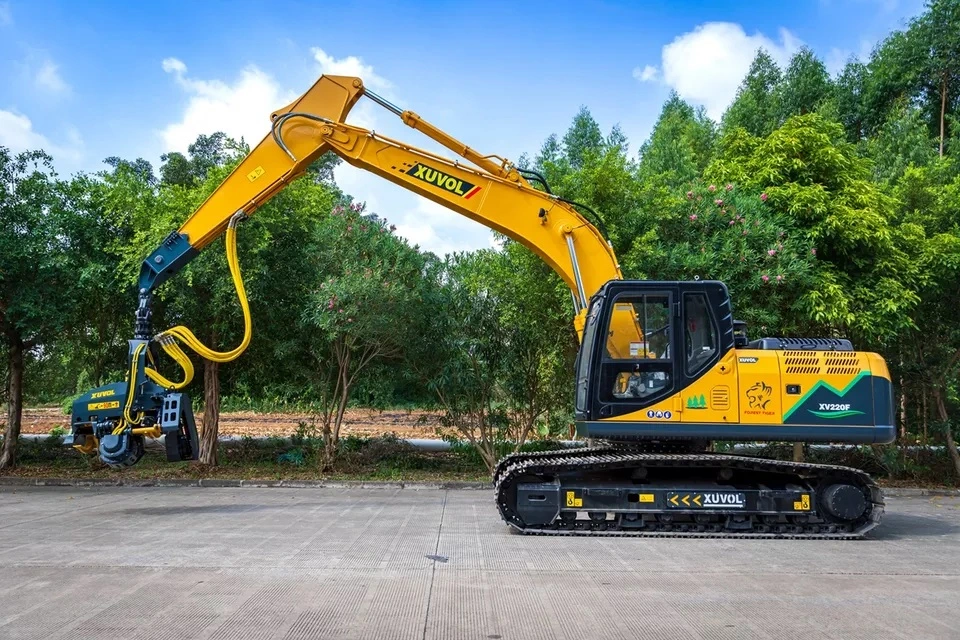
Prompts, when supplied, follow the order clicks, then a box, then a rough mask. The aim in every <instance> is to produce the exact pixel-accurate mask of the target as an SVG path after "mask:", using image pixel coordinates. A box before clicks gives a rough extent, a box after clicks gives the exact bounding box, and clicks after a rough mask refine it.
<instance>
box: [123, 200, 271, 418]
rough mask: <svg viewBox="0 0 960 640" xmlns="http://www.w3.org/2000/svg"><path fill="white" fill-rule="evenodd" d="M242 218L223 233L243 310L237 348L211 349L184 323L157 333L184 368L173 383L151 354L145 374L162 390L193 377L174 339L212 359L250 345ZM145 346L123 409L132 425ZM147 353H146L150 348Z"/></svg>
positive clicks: (228, 358)
mask: <svg viewBox="0 0 960 640" xmlns="http://www.w3.org/2000/svg"><path fill="white" fill-rule="evenodd" d="M245 218H246V214H244V213H243V212H242V211H238V212H237V213H235V214H234V215H233V217H232V218H230V223H229V224H228V225H227V235H226V250H227V264H228V265H229V266H230V275H231V276H232V277H233V284H234V287H235V288H236V291H237V297H238V298H239V299H240V308H241V309H242V310H243V340H241V342H240V345H239V346H238V347H237V348H235V349H232V350H230V351H214V350H213V349H211V348H209V347H207V346H206V345H205V344H203V343H202V342H200V339H199V338H197V336H196V335H195V334H194V333H193V331H191V330H190V329H189V328H187V327H185V326H183V325H178V326H176V327H171V328H170V329H167V330H166V331H163V332H161V333H159V334H157V336H156V337H155V338H154V340H156V341H158V342H159V343H160V346H161V347H163V350H164V351H165V352H166V353H167V355H168V356H170V357H171V358H172V359H173V361H174V362H176V363H177V364H178V365H180V368H181V369H183V380H182V381H180V382H174V381H173V380H170V379H168V378H166V377H164V376H163V375H162V374H161V373H160V372H159V371H157V369H156V364H155V363H154V362H153V358H152V356H151V358H150V362H151V364H153V365H154V366H153V367H152V368H151V367H147V368H145V370H144V373H145V374H146V376H147V377H148V378H150V379H151V380H152V381H154V382H155V383H157V384H158V385H160V386H161V387H164V388H165V389H170V390H178V389H183V388H184V387H186V386H187V385H188V384H190V382H191V381H192V380H193V374H194V369H193V363H192V362H191V361H190V357H189V356H188V355H187V354H186V353H185V352H184V351H183V349H181V348H180V345H179V344H177V342H176V341H177V340H180V341H181V342H183V343H184V344H185V345H186V346H188V347H190V348H191V349H192V350H193V351H194V352H196V353H197V354H198V355H200V356H201V357H203V358H206V359H207V360H210V361H212V362H230V361H231V360H236V359H237V358H239V357H240V354H242V353H243V352H244V351H245V350H246V348H247V346H248V345H249V344H250V338H251V337H252V336H253V323H252V321H251V319H250V305H249V303H248V302H247V291H246V289H245V288H244V286H243V277H242V276H241V274H240V263H239V261H238V259H237V223H239V222H240V221H241V220H243V219H245ZM145 346H146V345H140V346H139V347H137V348H136V350H135V351H134V353H133V358H132V360H131V363H130V378H129V382H128V392H127V404H126V407H125V408H124V420H125V422H127V423H128V424H131V425H134V424H139V423H140V417H141V416H138V417H137V419H136V420H134V419H132V418H131V416H130V406H131V404H132V403H133V397H134V395H135V394H134V393H133V385H134V384H135V382H136V372H137V362H139V359H140V353H141V352H142V351H143V349H144V348H145ZM147 353H148V355H149V351H148V352H147Z"/></svg>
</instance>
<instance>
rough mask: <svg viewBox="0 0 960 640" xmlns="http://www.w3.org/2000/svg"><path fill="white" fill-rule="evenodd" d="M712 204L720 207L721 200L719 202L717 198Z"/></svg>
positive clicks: (721, 204)
mask: <svg viewBox="0 0 960 640" xmlns="http://www.w3.org/2000/svg"><path fill="white" fill-rule="evenodd" d="M713 204H715V205H717V206H718V207H722V206H723V200H721V199H720V198H717V199H716V200H714V201H713Z"/></svg>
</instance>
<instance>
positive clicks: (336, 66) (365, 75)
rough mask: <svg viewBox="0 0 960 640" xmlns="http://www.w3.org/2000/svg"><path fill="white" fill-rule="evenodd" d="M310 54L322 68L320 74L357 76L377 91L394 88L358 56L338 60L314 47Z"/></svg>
mask: <svg viewBox="0 0 960 640" xmlns="http://www.w3.org/2000/svg"><path fill="white" fill-rule="evenodd" d="M310 53H312V54H313V59H314V60H316V61H317V64H318V65H319V66H320V73H323V74H326V75H331V76H357V77H358V78H361V79H362V80H363V83H364V85H365V86H368V87H370V88H371V89H374V90H376V91H384V90H387V89H390V88H391V86H392V85H391V84H390V83H389V82H388V81H387V80H386V79H384V78H382V77H380V76H379V75H377V74H376V73H375V72H374V70H373V67H372V66H370V65H368V64H364V62H363V60H361V59H360V58H358V57H356V56H347V57H346V58H340V59H339V60H338V59H336V58H334V57H333V56H331V55H329V54H328V53H327V52H326V51H324V50H323V49H321V48H320V47H313V48H312V49H310Z"/></svg>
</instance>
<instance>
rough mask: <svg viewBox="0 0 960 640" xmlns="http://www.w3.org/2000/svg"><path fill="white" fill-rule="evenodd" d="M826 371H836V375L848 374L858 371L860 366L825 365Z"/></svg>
mask: <svg viewBox="0 0 960 640" xmlns="http://www.w3.org/2000/svg"><path fill="white" fill-rule="evenodd" d="M827 373H828V374H829V373H836V374H838V375H843V376H849V375H853V374H855V373H860V367H859V366H856V367H827Z"/></svg>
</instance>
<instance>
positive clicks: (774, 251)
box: [767, 249, 777, 256]
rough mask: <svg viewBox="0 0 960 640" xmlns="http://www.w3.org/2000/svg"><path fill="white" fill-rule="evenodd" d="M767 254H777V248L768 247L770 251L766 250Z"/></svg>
mask: <svg viewBox="0 0 960 640" xmlns="http://www.w3.org/2000/svg"><path fill="white" fill-rule="evenodd" d="M767 255H768V256H775V255H777V250H776V249H770V251H767Z"/></svg>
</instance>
